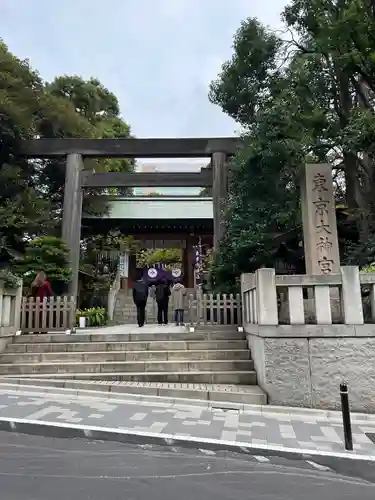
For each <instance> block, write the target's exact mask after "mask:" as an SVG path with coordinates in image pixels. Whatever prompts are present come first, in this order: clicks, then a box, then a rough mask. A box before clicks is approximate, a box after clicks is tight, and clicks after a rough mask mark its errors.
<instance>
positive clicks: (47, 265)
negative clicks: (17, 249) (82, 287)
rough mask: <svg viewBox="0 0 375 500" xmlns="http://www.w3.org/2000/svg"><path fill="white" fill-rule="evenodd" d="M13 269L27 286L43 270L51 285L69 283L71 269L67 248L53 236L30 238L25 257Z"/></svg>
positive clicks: (58, 285) (59, 285)
mask: <svg viewBox="0 0 375 500" xmlns="http://www.w3.org/2000/svg"><path fill="white" fill-rule="evenodd" d="M15 271H16V273H17V274H19V275H20V276H21V277H22V278H23V281H24V286H26V287H29V286H30V284H31V282H32V281H33V280H34V278H35V276H36V274H37V273H38V272H39V271H44V272H45V273H46V275H47V278H48V279H49V281H50V282H51V284H52V287H53V286H57V287H58V288H61V285H64V284H66V283H69V281H70V279H71V274H72V271H71V269H70V268H69V259H68V248H67V246H66V245H65V243H64V242H63V241H62V240H61V239H60V238H56V237H54V236H41V237H38V238H35V239H33V240H31V241H30V242H29V243H28V244H27V246H26V249H25V258H24V260H23V261H22V262H20V263H19V264H17V265H16V266H15Z"/></svg>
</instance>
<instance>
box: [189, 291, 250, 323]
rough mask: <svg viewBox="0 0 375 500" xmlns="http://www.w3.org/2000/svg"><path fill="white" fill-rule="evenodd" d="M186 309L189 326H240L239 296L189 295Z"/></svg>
mask: <svg viewBox="0 0 375 500" xmlns="http://www.w3.org/2000/svg"><path fill="white" fill-rule="evenodd" d="M188 309H189V322H190V324H191V325H242V311H241V296H240V294H237V295H232V294H231V295H226V294H217V295H214V294H206V293H205V294H199V293H198V294H196V295H192V294H190V295H189V296H188Z"/></svg>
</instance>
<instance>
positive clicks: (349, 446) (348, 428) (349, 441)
mask: <svg viewBox="0 0 375 500" xmlns="http://www.w3.org/2000/svg"><path fill="white" fill-rule="evenodd" d="M340 397H341V412H342V423H343V427H344V439H345V449H346V450H349V451H353V436H352V425H351V422H350V408H349V393H348V385H347V384H345V383H343V384H340Z"/></svg>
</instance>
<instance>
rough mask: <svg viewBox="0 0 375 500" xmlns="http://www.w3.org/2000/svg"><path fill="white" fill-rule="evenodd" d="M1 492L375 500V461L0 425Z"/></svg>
mask: <svg viewBox="0 0 375 500" xmlns="http://www.w3.org/2000/svg"><path fill="white" fill-rule="evenodd" d="M322 469H324V470H322ZM350 475H351V477H350ZM364 478H365V479H364ZM371 481H373V482H371ZM0 497H1V498H4V499H6V500H75V499H77V500H89V499H90V500H120V499H121V500H124V499H126V500H138V499H142V500H144V499H149V498H152V500H170V499H171V500H175V499H178V500H202V499H205V500H224V499H225V500H227V499H230V500H232V499H236V500H242V499H243V500H245V499H246V500H253V499H254V500H255V499H257V500H259V499H264V500H297V499H298V500H300V499H301V498H303V499H304V500H316V498H320V499H322V500H338V499H340V500H343V499H345V498H348V499H353V498H356V497H359V498H361V500H370V499H371V500H374V498H375V463H374V464H373V463H367V462H353V461H342V460H333V459H324V462H322V461H321V460H318V459H317V458H316V457H315V458H311V459H309V460H308V459H306V460H288V459H285V458H281V457H277V456H274V457H272V456H271V457H264V456H263V457H262V456H256V457H254V456H251V455H244V454H236V453H229V452H216V453H215V452H212V451H207V450H193V449H181V448H167V447H166V448H163V447H159V446H147V445H139V446H137V445H125V444H118V443H110V442H105V443H103V442H94V441H85V440H82V439H77V440H70V439H57V438H44V437H37V436H27V435H21V434H15V433H14V434H13V433H9V432H0Z"/></svg>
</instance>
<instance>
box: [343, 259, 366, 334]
mask: <svg viewBox="0 0 375 500" xmlns="http://www.w3.org/2000/svg"><path fill="white" fill-rule="evenodd" d="M341 279H342V292H341V293H342V302H343V310H344V322H345V324H346V325H363V323H364V320H363V307H362V296H361V283H360V281H359V269H358V267H357V266H343V267H342V268H341Z"/></svg>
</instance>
